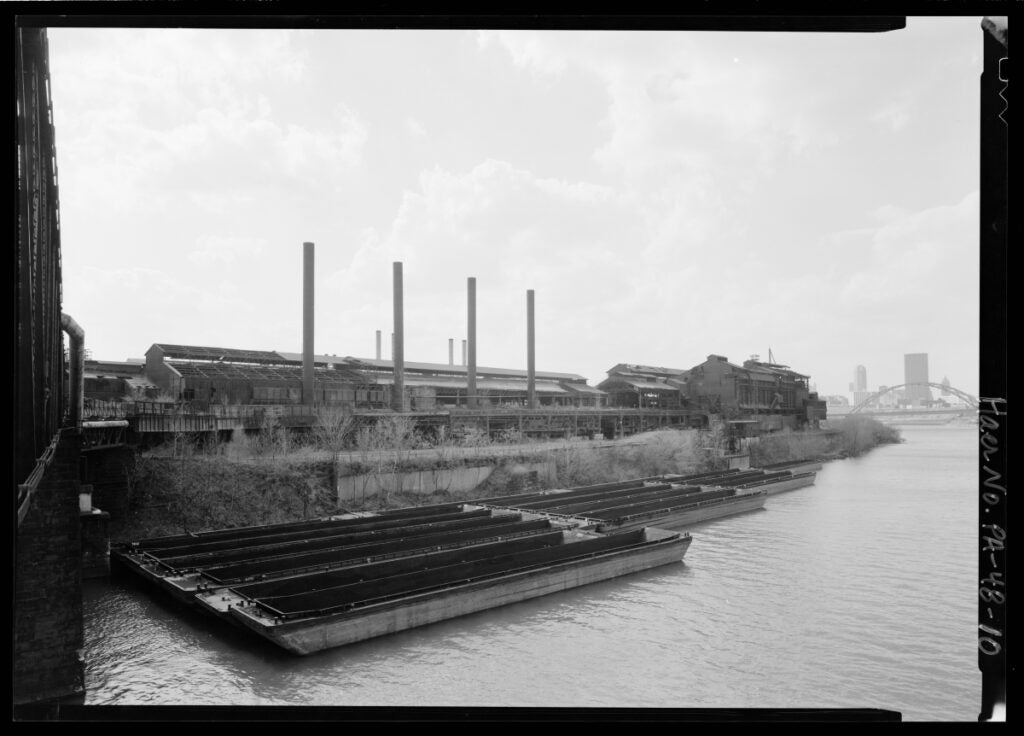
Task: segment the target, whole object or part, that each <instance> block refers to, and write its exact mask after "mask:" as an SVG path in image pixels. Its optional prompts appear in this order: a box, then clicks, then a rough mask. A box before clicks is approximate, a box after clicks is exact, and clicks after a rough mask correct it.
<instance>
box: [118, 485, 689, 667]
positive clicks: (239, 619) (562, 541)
mask: <svg viewBox="0 0 1024 736" xmlns="http://www.w3.org/2000/svg"><path fill="white" fill-rule="evenodd" d="M690 542H691V537H690V535H689V534H681V533H678V532H670V531H666V530H661V529H654V528H646V529H644V528H640V529H636V530H634V532H633V533H631V534H616V535H605V534H600V533H598V532H596V531H594V530H592V529H589V530H588V529H585V528H583V524H582V522H581V520H580V519H576V518H570V517H565V516H559V515H548V514H531V513H528V512H520V511H512V510H504V509H492V508H484V507H482V506H478V505H474V504H447V505H441V506H431V507H417V508H412V509H401V510H398V511H393V512H381V513H379V514H372V515H358V516H347V517H331V518H327V519H318V520H314V521H307V522H297V523H295V524H278V525H273V526H267V527H250V528H244V529H225V530H218V531H214V532H206V533H202V534H189V535H178V536H173V537H162V538H155V539H148V540H142V541H139V542H132V543H130V544H128V545H123V546H119V547H117V548H115V549H113V550H112V559H113V560H116V561H117V563H119V564H120V565H122V566H124V567H126V568H128V569H129V570H131V571H132V572H134V573H136V574H138V575H140V576H142V577H143V578H144V579H146V580H148V581H149V582H150V583H152V584H154V585H155V586H157V587H159V588H160V589H162V590H164V591H166V592H168V593H170V594H171V595H173V596H174V597H176V598H177V599H178V600H180V601H183V602H186V603H189V604H192V605H195V606H198V607H199V608H200V609H201V610H204V611H207V612H210V613H214V614H216V615H217V616H219V617H221V618H223V619H225V620H227V621H229V622H231V623H233V624H236V625H239V626H242V627H244V628H246V629H249V630H251V631H254V632H256V633H257V634H259V635H261V636H263V637H264V638H266V639H268V640H270V641H272V642H274V643H275V644H277V645H279V646H281V647H283V648H285V649H287V650H288V651H290V652H293V653H296V654H309V653H311V652H315V651H319V650H321V649H327V648H331V647H336V646H341V645H344V644H349V643H352V642H357V641H362V640H364V639H369V638H372V637H376V636H380V635H383V634H388V633H392V632H396V631H402V630H404V629H408V628H412V627H416V626H422V625H424V624H429V623H434V622H436V621H441V620H444V619H448V618H453V617H456V616H462V615H465V614H469V613H475V612H477V611H482V610H485V609H488V608H493V607H495V606H501V605H506V604H509V603H515V602H518V601H524V600H528V599H530V598H535V597H538V596H543V595H547V594H549V593H554V592H557V591H561V590H567V589H569V588H574V587H578V586H581V585H587V584H589V583H593V582H598V581H601V580H607V579H610V578H615V577H618V576H621V575H626V574H630V573H633V572H639V571H642V570H647V569H650V568H654V567H659V566H661V565H666V564H670V563H673V562H678V561H681V560H682V559H683V556H684V555H685V553H686V550H687V549H688V547H689V545H690Z"/></svg>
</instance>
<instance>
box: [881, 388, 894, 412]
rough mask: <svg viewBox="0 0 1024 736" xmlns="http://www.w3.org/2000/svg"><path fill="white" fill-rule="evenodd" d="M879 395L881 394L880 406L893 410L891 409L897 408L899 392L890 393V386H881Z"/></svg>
mask: <svg viewBox="0 0 1024 736" xmlns="http://www.w3.org/2000/svg"><path fill="white" fill-rule="evenodd" d="M878 394H879V396H878V405H879V406H883V407H887V408H891V407H894V406H896V403H897V399H898V395H897V394H898V392H895V391H889V387H888V386H879V387H878Z"/></svg>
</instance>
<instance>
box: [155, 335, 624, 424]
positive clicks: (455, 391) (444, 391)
mask: <svg viewBox="0 0 1024 736" xmlns="http://www.w3.org/2000/svg"><path fill="white" fill-rule="evenodd" d="M313 363H314V381H313V391H314V399H313V403H315V404H325V405H329V406H346V407H348V408H350V409H353V410H361V409H370V410H373V409H386V408H387V407H388V406H390V405H391V399H392V391H393V388H394V383H395V366H394V362H393V361H391V360H380V359H373V358H353V357H339V356H335V355H316V356H314V359H313ZM145 373H146V376H147V377H148V378H149V380H150V381H152V382H153V383H154V384H155V385H157V386H159V388H160V389H161V390H162V391H163V392H164V393H165V394H166V395H167V396H169V397H170V398H173V399H176V400H181V401H191V402H205V403H214V404H215V403H222V404H299V403H302V398H303V397H302V356H301V354H299V353H287V352H276V351H265V350H238V349H234V348H211V347H200V346H194V345H169V344H164V343H156V344H154V345H152V346H151V347H150V348H149V350H147V351H146V364H145ZM403 373H404V377H403V386H404V391H405V393H406V396H407V398H408V399H409V401H408V405H409V407H410V409H411V410H412V411H430V410H437V409H446V408H451V407H459V406H466V405H467V403H468V400H469V381H468V375H467V374H468V369H467V367H466V366H464V365H451V364H443V363H413V362H408V361H406V362H404V371H403ZM535 391H536V395H537V403H538V404H539V405H540V406H542V407H577V408H582V407H592V408H598V407H600V406H603V405H604V398H605V394H604V393H603V392H602V391H599V390H597V389H595V388H594V387H592V386H588V385H587V380H586V379H585V378H584V377H583V376H579V375H576V374H574V373H553V372H545V371H537V372H536V381H535ZM475 396H476V397H477V400H478V403H479V405H480V406H481V407H484V408H486V407H525V406H526V403H527V372H526V371H520V370H513V369H508V368H486V367H479V368H477V369H476V393H475Z"/></svg>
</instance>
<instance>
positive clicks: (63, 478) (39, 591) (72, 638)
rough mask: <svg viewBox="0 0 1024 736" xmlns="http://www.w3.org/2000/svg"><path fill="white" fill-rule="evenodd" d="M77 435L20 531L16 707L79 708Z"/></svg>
mask: <svg viewBox="0 0 1024 736" xmlns="http://www.w3.org/2000/svg"><path fill="white" fill-rule="evenodd" d="M80 442H81V438H80V436H79V434H78V431H77V430H76V429H63V430H61V431H60V432H59V433H58V435H57V438H56V439H55V448H54V453H53V456H52V457H51V458H50V461H49V464H48V465H47V466H46V467H45V469H44V470H43V472H42V476H41V477H40V479H39V482H38V485H37V486H36V488H35V491H34V492H33V494H32V497H31V498H30V499H29V507H28V510H27V512H26V514H25V518H24V519H23V520H22V522H21V523H20V524H19V526H18V533H17V541H16V546H15V568H14V604H15V605H14V652H13V654H14V657H13V659H14V663H13V664H14V666H13V671H12V678H11V679H12V683H13V691H14V703H15V704H21V703H39V702H46V701H62V702H72V703H74V702H81V701H82V700H84V697H85V665H84V663H83V661H82V655H81V651H82V646H83V641H84V636H83V631H82V621H83V610H82V557H81V555H82V541H81V539H82V538H81V528H80V522H79V498H78V492H79V479H78V473H79V466H78V465H79V444H80Z"/></svg>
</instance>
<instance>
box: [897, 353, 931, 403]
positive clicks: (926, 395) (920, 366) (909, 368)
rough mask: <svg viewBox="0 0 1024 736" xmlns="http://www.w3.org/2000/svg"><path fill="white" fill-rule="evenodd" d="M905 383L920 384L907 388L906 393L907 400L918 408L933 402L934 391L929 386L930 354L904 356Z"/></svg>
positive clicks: (907, 354)
mask: <svg viewBox="0 0 1024 736" xmlns="http://www.w3.org/2000/svg"><path fill="white" fill-rule="evenodd" d="M903 382H904V383H907V384H918V385H913V386H909V385H908V386H907V387H906V390H905V391H904V396H905V397H906V400H907V401H908V402H910V403H911V404H913V405H915V406H918V405H920V404H923V403H925V402H929V401H931V400H932V390H931V388H929V387H928V386H924V385H920V384H925V383H928V353H906V354H905V355H904V356H903Z"/></svg>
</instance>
